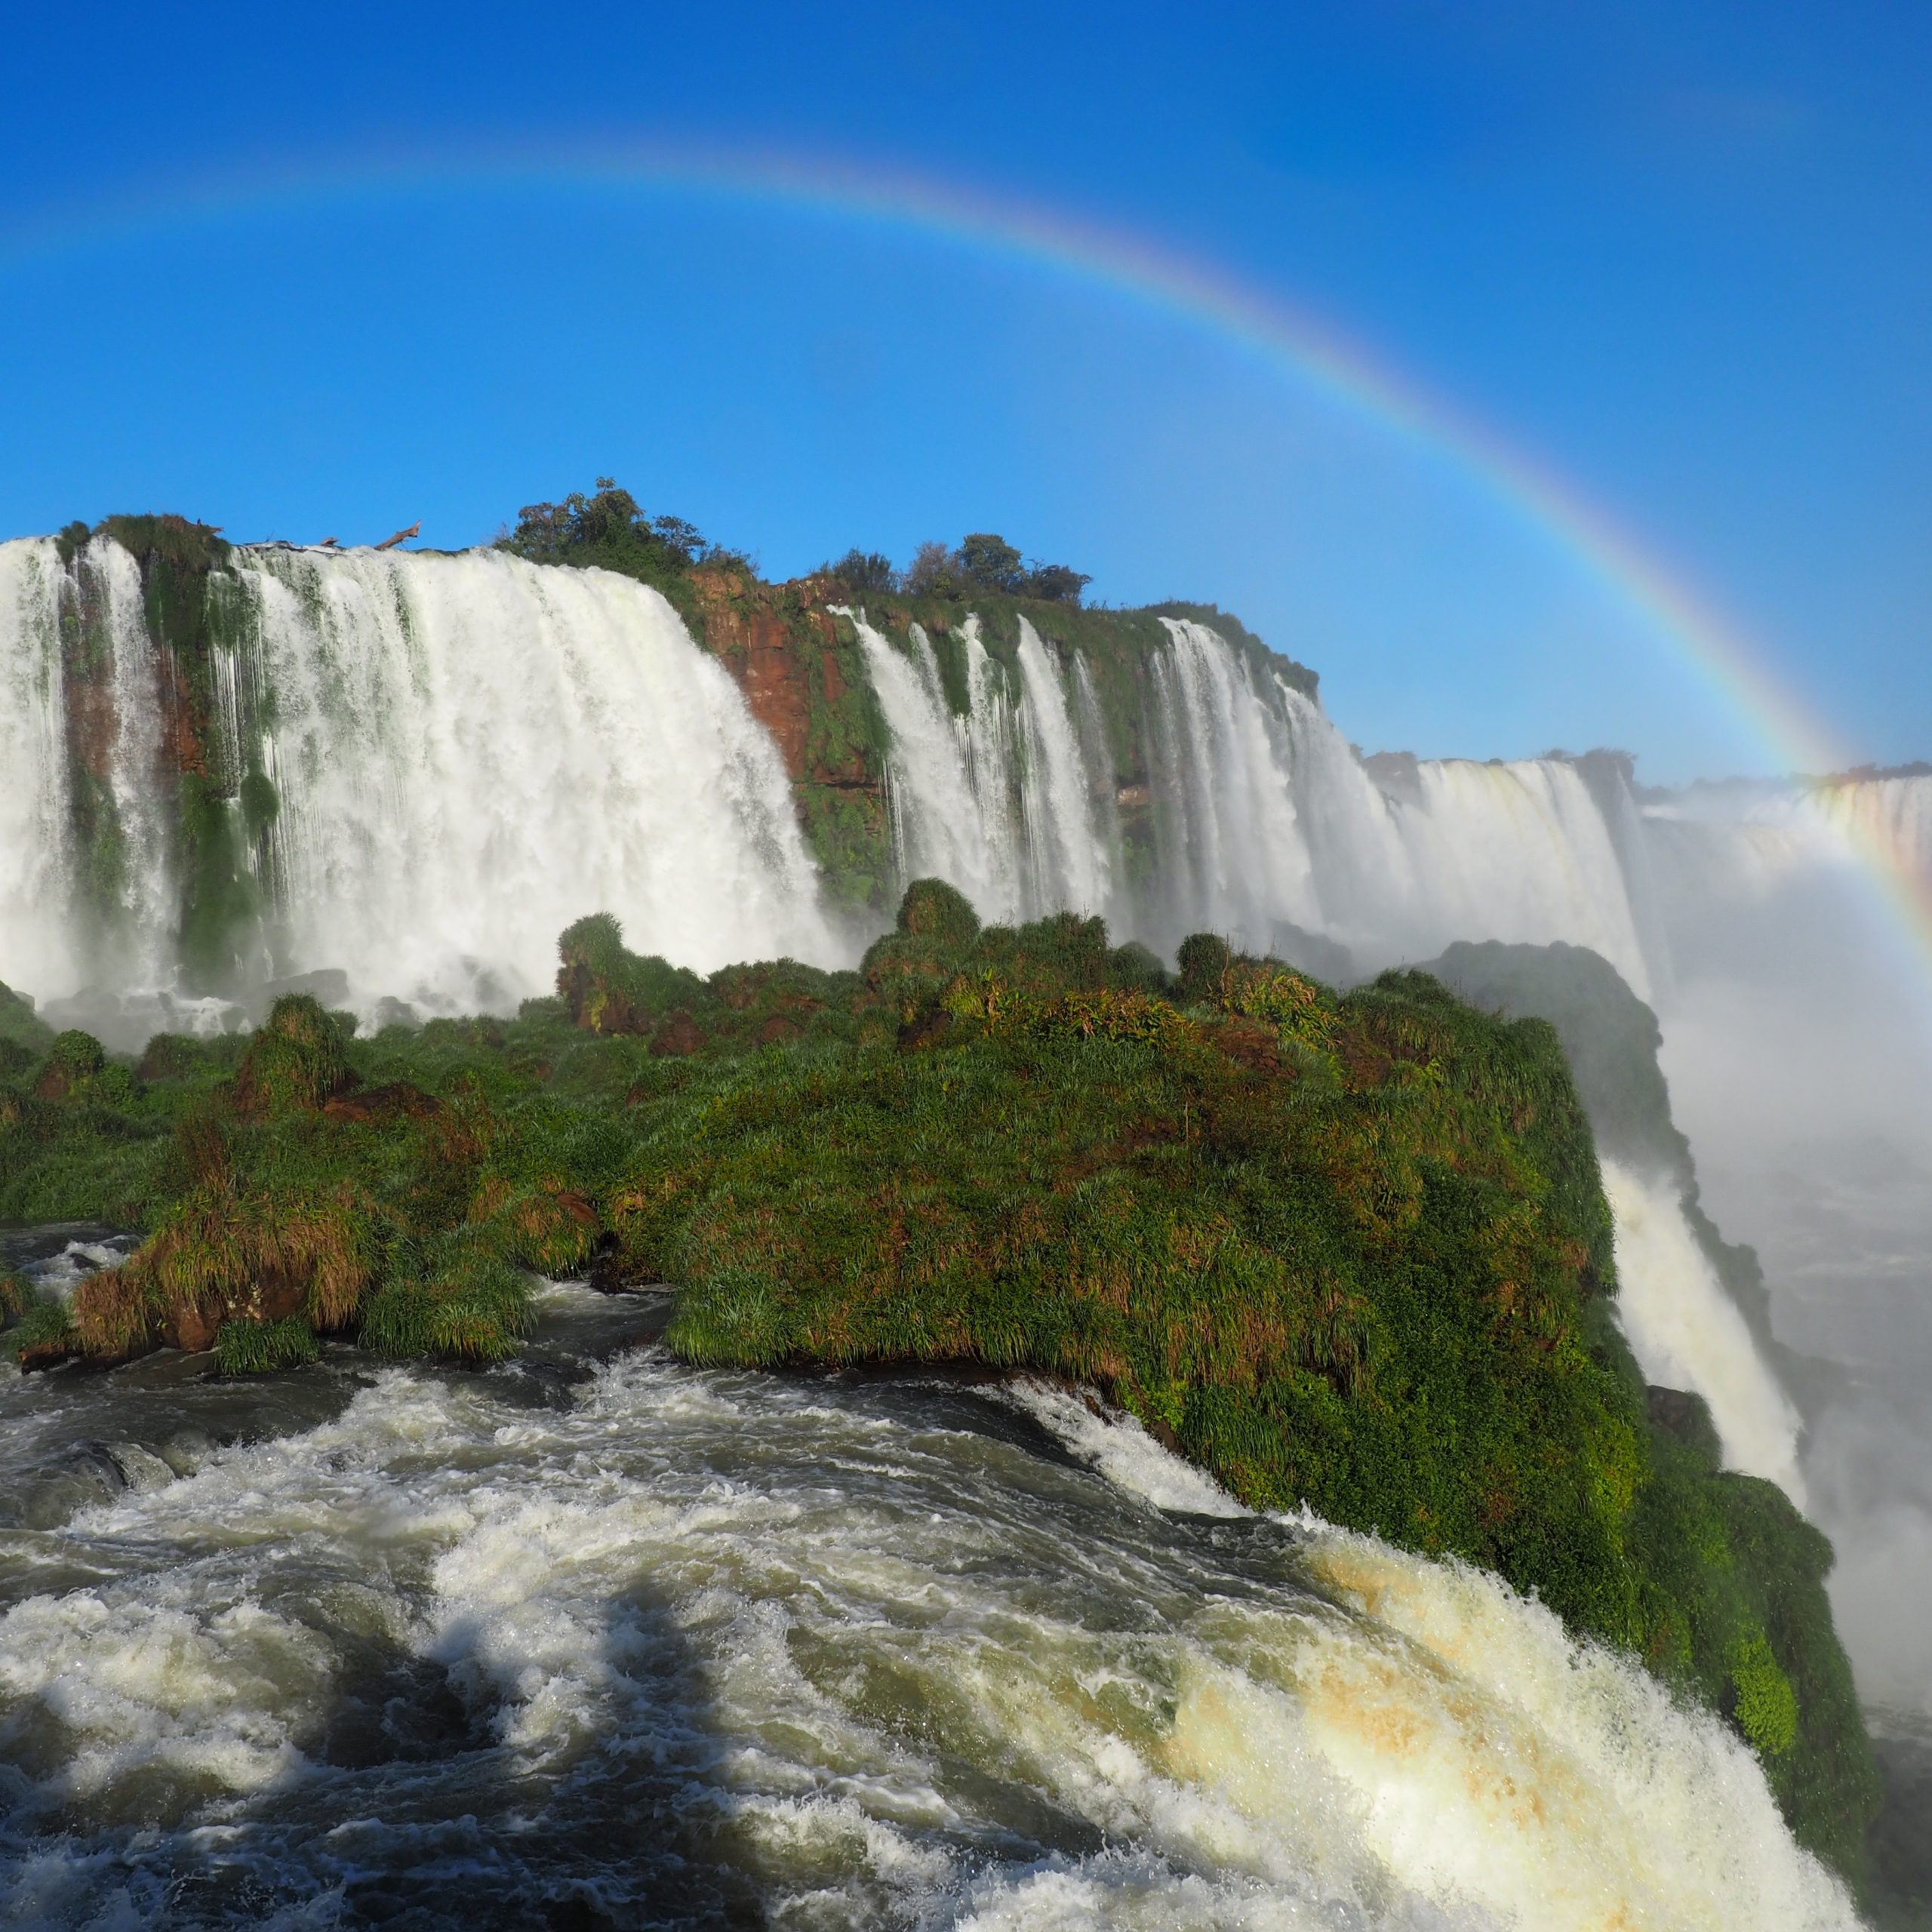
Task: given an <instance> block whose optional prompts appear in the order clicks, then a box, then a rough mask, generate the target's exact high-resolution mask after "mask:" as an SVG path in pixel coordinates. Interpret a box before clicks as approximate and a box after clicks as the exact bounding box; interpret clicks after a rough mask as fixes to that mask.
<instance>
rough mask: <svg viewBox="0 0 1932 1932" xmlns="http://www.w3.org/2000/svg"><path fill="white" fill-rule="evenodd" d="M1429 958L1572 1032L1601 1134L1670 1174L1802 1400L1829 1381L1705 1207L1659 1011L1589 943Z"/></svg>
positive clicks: (1497, 998) (1573, 1058)
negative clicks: (1667, 1073) (1668, 1078)
mask: <svg viewBox="0 0 1932 1932" xmlns="http://www.w3.org/2000/svg"><path fill="white" fill-rule="evenodd" d="M1423 971H1426V972H1429V973H1432V974H1435V977H1437V978H1438V979H1440V980H1441V981H1442V982H1443V983H1444V985H1446V986H1450V987H1452V988H1453V989H1454V990H1455V991H1456V992H1457V993H1459V994H1460V995H1461V996H1462V997H1463V998H1464V999H1466V1000H1468V1001H1470V1002H1471V1004H1473V1005H1476V1006H1480V1007H1482V1008H1486V1009H1487V1010H1489V1011H1493V1012H1498V1013H1503V1014H1509V1015H1511V1016H1512V1017H1518V1018H1521V1017H1532V1016H1533V1017H1535V1018H1537V1019H1540V1020H1548V1021H1549V1023H1550V1024H1551V1025H1552V1026H1554V1027H1555V1029H1556V1032H1557V1037H1558V1038H1559V1039H1560V1040H1561V1041H1562V1042H1563V1051H1564V1054H1566V1055H1567V1057H1568V1060H1569V1062H1570V1066H1571V1072H1572V1074H1573V1075H1574V1078H1575V1080H1576V1082H1577V1094H1578V1095H1579V1096H1580V1098H1581V1099H1582V1100H1583V1107H1584V1111H1585V1112H1586V1113H1588V1114H1589V1118H1590V1126H1591V1128H1592V1131H1593V1132H1594V1133H1595V1135H1596V1139H1597V1145H1598V1147H1599V1148H1601V1150H1602V1151H1603V1152H1604V1154H1605V1155H1607V1156H1609V1157H1610V1158H1611V1159H1613V1160H1618V1161H1624V1162H1626V1163H1627V1164H1629V1165H1630V1166H1632V1167H1634V1168H1638V1169H1639V1170H1641V1171H1644V1172H1647V1173H1651V1174H1664V1175H1666V1176H1668V1177H1669V1179H1670V1180H1672V1182H1673V1183H1675V1187H1676V1189H1677V1192H1678V1195H1679V1197H1680V1198H1681V1200H1682V1201H1683V1203H1684V1215H1685V1218H1686V1219H1687V1220H1688V1221H1689V1223H1690V1227H1691V1231H1692V1232H1694V1234H1695V1235H1696V1236H1697V1241H1698V1244H1699V1246H1700V1247H1702V1248H1703V1251H1704V1253H1705V1254H1706V1256H1708V1257H1709V1260H1710V1262H1711V1265H1712V1267H1713V1268H1714V1269H1715V1270H1716V1272H1717V1275H1718V1280H1719V1281H1721V1282H1722V1283H1723V1284H1724V1291H1725V1292H1726V1294H1728V1295H1729V1296H1730V1298H1731V1300H1733V1301H1734V1302H1735V1303H1737V1306H1738V1308H1739V1309H1740V1311H1741V1312H1742V1313H1743V1316H1744V1318H1745V1320H1746V1322H1747V1323H1748V1324H1749V1326H1750V1329H1751V1333H1752V1339H1753V1340H1754V1341H1755V1343H1757V1346H1758V1348H1759V1349H1760V1350H1761V1351H1762V1352H1763V1353H1764V1355H1766V1356H1767V1358H1769V1359H1770V1361H1771V1362H1772V1363H1773V1364H1774V1366H1775V1367H1776V1368H1777V1371H1778V1374H1779V1376H1780V1379H1781V1380H1783V1382H1784V1383H1785V1384H1786V1386H1787V1387H1789V1389H1792V1390H1793V1391H1794V1392H1795V1393H1796V1395H1798V1398H1799V1400H1800V1401H1801V1402H1808V1401H1810V1399H1811V1398H1813V1397H1814V1396H1817V1395H1826V1394H1829V1393H1830V1392H1832V1390H1833V1389H1835V1386H1836V1381H1837V1377H1838V1373H1839V1372H1838V1371H1835V1370H1834V1369H1833V1368H1832V1367H1831V1365H1830V1364H1827V1363H1824V1362H1821V1361H1817V1360H1814V1358H1811V1357H1810V1356H1807V1355H1799V1354H1798V1352H1796V1351H1795V1350H1794V1349H1790V1348H1788V1347H1786V1345H1785V1344H1784V1343H1782V1342H1780V1340H1778V1338H1777V1336H1776V1335H1775V1334H1774V1333H1773V1332H1772V1329H1771V1295H1770V1288H1769V1287H1767V1285H1766V1284H1765V1281H1764V1270H1763V1269H1762V1268H1761V1266H1759V1265H1758V1257H1757V1254H1756V1251H1755V1250H1754V1249H1752V1248H1750V1247H1746V1246H1744V1245H1743V1244H1741V1243H1739V1242H1736V1241H1726V1240H1725V1239H1724V1236H1723V1235H1722V1234H1721V1232H1719V1231H1718V1226H1717V1224H1716V1223H1715V1222H1714V1221H1713V1220H1712V1219H1711V1218H1710V1217H1709V1215H1708V1214H1706V1213H1705V1211H1704V1208H1703V1202H1702V1201H1701V1199H1700V1196H1699V1191H1698V1186H1697V1167H1696V1164H1695V1163H1694V1161H1693V1160H1692V1159H1691V1155H1690V1142H1689V1141H1687V1140H1685V1139H1684V1136H1683V1134H1681V1132H1680V1131H1678V1127H1677V1124H1676V1123H1675V1121H1673V1120H1672V1118H1671V1115H1670V1091H1669V1088H1668V1087H1667V1086H1666V1084H1665V1081H1664V1077H1663V1064H1662V1063H1661V1061H1660V1058H1659V1054H1660V1052H1661V1051H1662V1048H1663V1032H1662V1030H1661V1029H1660V1028H1659V1026H1658V1025H1657V1015H1656V1014H1654V1013H1653V1012H1652V1011H1651V1009H1650V1008H1649V1007H1647V1005H1645V1004H1644V1002H1643V1001H1641V999H1639V998H1638V997H1637V995H1635V993H1634V992H1632V991H1631V989H1630V988H1629V986H1628V985H1627V984H1626V983H1625V981H1624V979H1623V975H1622V974H1620V973H1619V972H1618V971H1617V968H1615V967H1614V966H1613V965H1611V963H1610V961H1608V960H1607V959H1605V958H1603V957H1602V955H1601V954H1599V953H1595V952H1592V951H1591V950H1590V949H1589V948H1588V947H1587V946H1567V945H1565V944H1564V943H1562V942H1561V940H1558V942H1557V943H1555V944H1554V945H1552V946H1509V945H1505V944H1503V943H1500V941H1497V940H1486V941H1484V942H1483V943H1481V944H1471V943H1469V942H1467V941H1459V942H1458V943H1457V944H1456V945H1454V946H1451V947H1450V948H1449V949H1448V950H1447V952H1444V954H1443V955H1441V958H1437V959H1433V960H1431V961H1429V963H1428V964H1427V965H1426V966H1425V967H1424V968H1423Z"/></svg>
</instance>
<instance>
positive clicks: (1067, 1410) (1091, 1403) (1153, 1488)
mask: <svg viewBox="0 0 1932 1932" xmlns="http://www.w3.org/2000/svg"><path fill="white" fill-rule="evenodd" d="M1001 1395H1002V1398H1003V1399H1004V1400H1005V1401H1008V1402H1010V1403H1011V1404H1013V1406H1014V1407H1015V1408H1017V1409H1021V1410H1023V1411H1025V1412H1026V1414H1029V1415H1030V1416H1032V1417H1033V1418H1034V1419H1035V1420H1036V1421H1038V1422H1039V1423H1042V1424H1043V1425H1044V1426H1045V1427H1046V1428H1047V1429H1050V1430H1051V1432H1053V1434H1054V1435H1056V1436H1057V1437H1058V1438H1060V1441H1062V1442H1063V1443H1064V1444H1066V1447H1068V1448H1069V1450H1071V1451H1072V1452H1073V1454H1075V1455H1076V1456H1078V1457H1079V1458H1080V1459H1081V1461H1083V1462H1085V1463H1091V1464H1092V1466H1094V1468H1095V1469H1098V1470H1099V1471H1100V1473H1101V1474H1102V1475H1103V1476H1105V1477H1106V1478H1107V1480H1108V1481H1109V1482H1112V1483H1115V1484H1118V1486H1119V1487H1121V1488H1122V1489H1124V1490H1126V1491H1128V1492H1129V1493H1130V1494H1132V1495H1135V1496H1138V1497H1143V1498H1144V1499H1145V1500H1146V1501H1148V1502H1149V1503H1152V1504H1153V1506H1155V1509H1177V1510H1184V1511H1186V1512H1188V1513H1189V1514H1190V1515H1196V1516H1247V1515H1252V1514H1253V1513H1254V1512H1252V1511H1251V1510H1250V1509H1248V1508H1247V1506H1245V1505H1244V1504H1243V1503H1237V1502H1236V1501H1235V1499H1234V1498H1233V1497H1232V1496H1230V1495H1229V1494H1228V1492H1227V1491H1226V1490H1225V1489H1223V1487H1221V1485H1220V1484H1219V1483H1217V1481H1215V1480H1214V1478H1213V1477H1212V1476H1211V1475H1208V1474H1207V1472H1206V1471H1205V1470H1204V1469H1196V1468H1195V1466H1194V1465H1193V1464H1192V1463H1189V1462H1186V1461H1183V1460H1182V1458H1181V1457H1178V1456H1176V1455H1174V1454H1171V1452H1170V1451H1168V1450H1166V1449H1164V1448H1162V1447H1161V1445H1160V1444H1159V1443H1158V1442H1156V1441H1155V1440H1154V1438H1153V1437H1152V1436H1151V1435H1149V1434H1148V1433H1147V1432H1146V1429H1143V1427H1142V1426H1141V1425H1140V1422H1139V1421H1138V1420H1137V1419H1136V1418H1135V1417H1133V1416H1131V1415H1127V1414H1122V1413H1119V1412H1114V1413H1111V1414H1109V1412H1107V1411H1105V1410H1103V1408H1102V1407H1100V1404H1099V1402H1098V1401H1097V1398H1091V1397H1085V1398H1083V1397H1082V1396H1080V1395H1075V1394H1074V1393H1073V1392H1072V1391H1071V1390H1069V1389H1061V1388H1057V1387H1056V1386H1054V1385H1053V1384H1051V1383H1044V1382H1026V1381H1018V1382H1014V1383H1009V1384H1008V1385H1007V1386H1006V1387H1005V1388H1004V1389H1003V1390H1002V1391H1001Z"/></svg>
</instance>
